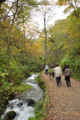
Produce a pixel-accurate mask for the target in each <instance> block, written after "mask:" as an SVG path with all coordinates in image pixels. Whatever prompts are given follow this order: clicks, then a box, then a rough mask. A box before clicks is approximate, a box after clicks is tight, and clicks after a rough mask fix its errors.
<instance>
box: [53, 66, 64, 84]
mask: <svg viewBox="0 0 80 120" xmlns="http://www.w3.org/2000/svg"><path fill="white" fill-rule="evenodd" d="M61 75H62V71H61V68H60V67H59V66H58V64H56V66H55V68H54V76H55V77H56V83H57V86H60V85H61Z"/></svg>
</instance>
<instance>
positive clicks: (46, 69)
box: [45, 65, 48, 74]
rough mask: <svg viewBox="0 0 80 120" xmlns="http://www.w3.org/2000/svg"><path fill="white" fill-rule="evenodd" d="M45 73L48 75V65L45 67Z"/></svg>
mask: <svg viewBox="0 0 80 120" xmlns="http://www.w3.org/2000/svg"><path fill="white" fill-rule="evenodd" d="M45 73H46V74H48V65H46V66H45Z"/></svg>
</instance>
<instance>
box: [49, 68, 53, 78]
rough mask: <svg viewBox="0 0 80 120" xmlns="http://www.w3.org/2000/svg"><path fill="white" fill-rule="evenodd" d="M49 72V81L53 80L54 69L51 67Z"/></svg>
mask: <svg viewBox="0 0 80 120" xmlns="http://www.w3.org/2000/svg"><path fill="white" fill-rule="evenodd" d="M48 72H49V79H51V80H53V69H52V67H49V70H48Z"/></svg>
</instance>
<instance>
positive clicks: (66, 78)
mask: <svg viewBox="0 0 80 120" xmlns="http://www.w3.org/2000/svg"><path fill="white" fill-rule="evenodd" d="M64 75H65V80H66V84H67V87H71V83H70V77H71V70H70V69H69V67H68V66H67V67H66V68H65V71H64Z"/></svg>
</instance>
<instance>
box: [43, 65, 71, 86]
mask: <svg viewBox="0 0 80 120" xmlns="http://www.w3.org/2000/svg"><path fill="white" fill-rule="evenodd" d="M63 73H64V75H65V80H66V84H67V87H71V83H70V77H71V70H70V68H69V67H68V66H67V65H64V67H63ZM45 74H49V78H50V79H53V78H54V77H55V78H56V83H57V86H61V75H62V70H61V67H60V66H59V65H58V64H55V65H53V66H50V67H48V65H46V66H45Z"/></svg>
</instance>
